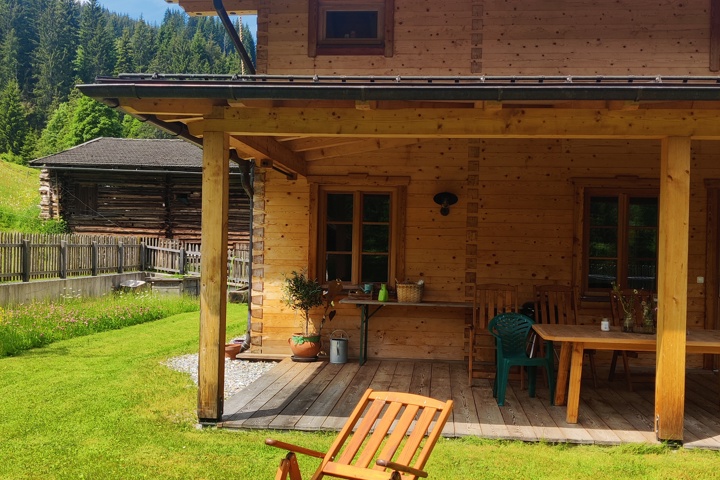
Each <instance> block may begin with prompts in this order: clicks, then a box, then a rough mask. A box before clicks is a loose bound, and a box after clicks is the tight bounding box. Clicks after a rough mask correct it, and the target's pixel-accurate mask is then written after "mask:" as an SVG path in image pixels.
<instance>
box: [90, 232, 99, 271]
mask: <svg viewBox="0 0 720 480" xmlns="http://www.w3.org/2000/svg"><path fill="white" fill-rule="evenodd" d="M90 270H91V272H90V274H91V275H92V276H93V277H97V274H98V242H97V241H95V240H93V241H92V244H91V245H90Z"/></svg>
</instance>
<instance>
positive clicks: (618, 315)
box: [608, 288, 655, 392]
mask: <svg viewBox="0 0 720 480" xmlns="http://www.w3.org/2000/svg"><path fill="white" fill-rule="evenodd" d="M620 295H621V296H622V297H623V298H625V299H626V301H628V299H630V297H631V296H632V295H635V303H634V307H633V310H634V311H633V316H634V318H635V326H636V327H642V318H643V311H642V308H643V307H642V302H646V303H648V304H652V303H654V302H653V298H654V296H655V292H651V291H649V290H633V289H632V288H626V289H624V290H620ZM610 311H611V313H612V324H613V326H616V327H617V326H622V324H623V322H624V320H625V310H624V309H623V306H622V304H621V302H620V299H619V298H618V294H617V293H616V292H615V291H613V290H610ZM618 357H622V361H623V368H624V369H625V383H627V387H628V390H629V391H631V392H632V378H631V376H630V362H629V360H628V359H629V358H638V352H628V351H626V350H614V351H613V356H612V360H611V361H610V373H609V374H608V381H610V382H612V381H613V380H614V379H615V368H616V366H617V359H618Z"/></svg>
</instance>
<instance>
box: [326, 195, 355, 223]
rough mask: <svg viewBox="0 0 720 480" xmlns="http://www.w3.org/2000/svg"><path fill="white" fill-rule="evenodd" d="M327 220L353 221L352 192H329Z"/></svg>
mask: <svg viewBox="0 0 720 480" xmlns="http://www.w3.org/2000/svg"><path fill="white" fill-rule="evenodd" d="M327 220H328V222H352V220H353V195H352V193H328V196H327Z"/></svg>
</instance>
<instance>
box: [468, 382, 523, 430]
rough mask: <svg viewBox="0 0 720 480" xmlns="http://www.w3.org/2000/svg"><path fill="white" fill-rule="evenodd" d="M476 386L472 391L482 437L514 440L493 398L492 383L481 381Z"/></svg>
mask: <svg viewBox="0 0 720 480" xmlns="http://www.w3.org/2000/svg"><path fill="white" fill-rule="evenodd" d="M475 384H476V385H477V387H473V389H472V391H473V398H474V400H475V408H476V409H477V415H478V419H479V420H480V430H481V431H482V436H483V437H486V438H496V439H511V438H514V437H513V436H512V435H511V434H510V431H509V430H508V428H507V426H506V425H505V420H504V419H503V416H502V413H500V407H499V406H498V404H497V401H496V400H495V397H493V394H492V381H490V380H486V379H479V380H477V381H475Z"/></svg>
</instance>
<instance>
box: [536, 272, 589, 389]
mask: <svg viewBox="0 0 720 480" xmlns="http://www.w3.org/2000/svg"><path fill="white" fill-rule="evenodd" d="M533 290H534V297H535V321H536V322H537V323H555V324H563V325H575V324H576V323H577V306H576V302H575V289H573V288H572V287H568V286H565V285H536V286H535V287H533ZM538 343H539V345H538ZM538 347H539V348H538ZM535 349H538V350H539V355H540V356H543V355H544V345H543V344H542V343H541V342H540V339H539V338H537V336H535V337H534V338H533V341H532V345H531V355H535ZM585 355H587V357H588V360H589V362H590V372H591V373H592V380H593V386H594V387H595V388H597V373H596V371H595V350H585Z"/></svg>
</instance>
